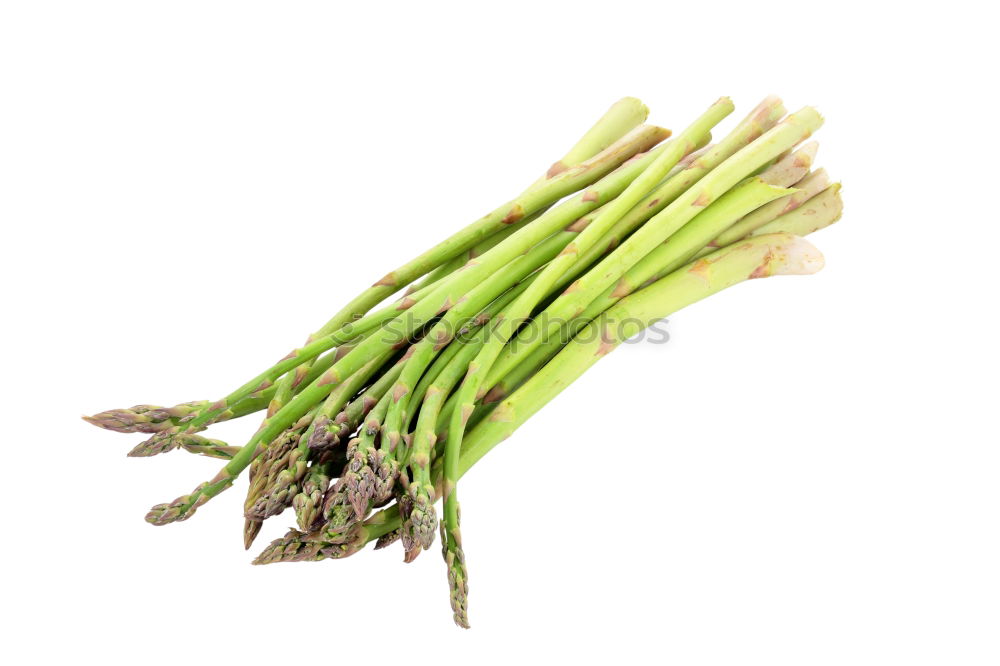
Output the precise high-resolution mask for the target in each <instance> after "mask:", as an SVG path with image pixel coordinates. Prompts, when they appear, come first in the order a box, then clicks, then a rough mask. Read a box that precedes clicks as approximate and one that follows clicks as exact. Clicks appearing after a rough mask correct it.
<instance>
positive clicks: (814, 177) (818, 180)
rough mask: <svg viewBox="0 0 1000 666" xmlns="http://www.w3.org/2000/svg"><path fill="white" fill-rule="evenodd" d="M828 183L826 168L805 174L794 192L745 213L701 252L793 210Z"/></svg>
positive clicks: (719, 245) (706, 252) (748, 233)
mask: <svg viewBox="0 0 1000 666" xmlns="http://www.w3.org/2000/svg"><path fill="white" fill-rule="evenodd" d="M829 184H830V179H829V177H828V176H827V174H826V170H824V169H817V170H816V171H815V172H813V173H811V174H809V175H807V176H806V177H805V178H803V179H802V180H800V181H798V182H796V183H795V190H796V191H795V192H794V193H792V194H790V195H788V196H787V197H783V198H781V199H779V200H777V201H773V202H771V203H769V204H767V205H766V206H761V207H760V208H758V209H757V210H755V211H754V212H752V213H750V214H748V215H746V216H745V217H744V218H743V219H742V220H740V221H739V222H737V223H736V224H734V225H732V226H731V227H729V228H728V229H726V230H725V231H723V232H722V233H721V234H719V237H718V238H715V239H714V240H713V241H712V242H711V243H710V244H709V247H707V248H705V249H704V250H703V251H702V254H708V253H709V252H711V251H712V248H717V247H725V246H726V245H729V244H731V243H735V242H736V241H738V240H740V239H741V238H745V237H746V236H748V235H750V234H751V233H752V232H753V231H755V230H756V229H759V228H760V227H762V226H764V225H765V224H767V223H768V222H770V221H772V220H774V219H776V218H777V217H778V216H780V215H784V214H785V213H790V212H791V211H793V210H795V209H796V208H798V207H799V206H801V205H802V204H804V203H805V202H806V201H808V200H809V199H811V198H813V197H814V196H816V195H817V194H819V193H820V192H822V191H823V190H825V189H826V187H827V186H828V185H829Z"/></svg>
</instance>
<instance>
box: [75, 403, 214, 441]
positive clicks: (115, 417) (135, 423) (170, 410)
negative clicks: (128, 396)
mask: <svg viewBox="0 0 1000 666" xmlns="http://www.w3.org/2000/svg"><path fill="white" fill-rule="evenodd" d="M207 406H208V401H207V400H195V401H192V402H182V403H180V404H179V405H174V406H173V407H160V406H159V405H135V406H134V407H128V408H126V409H109V410H107V411H104V412H98V413H97V414H94V415H93V416H84V417H83V420H84V421H86V422H87V423H90V424H92V425H95V426H97V427H98V428H104V429H105V430H112V431H114V432H143V433H148V434H152V433H155V432H159V431H160V430H165V429H167V428H172V427H174V426H176V425H177V424H179V423H181V422H183V420H184V419H185V418H187V417H188V416H190V415H191V414H193V413H195V412H197V411H199V410H201V409H204V408H205V407H207Z"/></svg>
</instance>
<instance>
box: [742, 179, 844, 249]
mask: <svg viewBox="0 0 1000 666" xmlns="http://www.w3.org/2000/svg"><path fill="white" fill-rule="evenodd" d="M843 210H844V202H843V201H842V200H841V198H840V183H834V184H833V185H830V186H829V187H827V188H826V189H825V190H823V191H822V192H820V193H819V194H817V195H816V196H814V197H813V198H811V199H809V200H808V201H807V202H806V203H805V204H804V205H802V206H801V207H799V208H795V209H793V210H791V211H789V212H787V213H785V214H784V215H782V216H780V217H778V218H776V219H774V220H772V221H771V222H768V223H767V224H765V225H763V226H762V227H759V228H758V229H755V230H754V231H753V232H751V234H750V235H751V236H761V235H765V234H773V233H777V232H786V233H791V234H796V235H799V236H805V235H807V234H811V233H813V232H814V231H819V230H820V229H823V228H825V227H828V226H830V225H831V224H833V223H834V222H836V221H837V220H839V219H840V214H841V213H842V212H843Z"/></svg>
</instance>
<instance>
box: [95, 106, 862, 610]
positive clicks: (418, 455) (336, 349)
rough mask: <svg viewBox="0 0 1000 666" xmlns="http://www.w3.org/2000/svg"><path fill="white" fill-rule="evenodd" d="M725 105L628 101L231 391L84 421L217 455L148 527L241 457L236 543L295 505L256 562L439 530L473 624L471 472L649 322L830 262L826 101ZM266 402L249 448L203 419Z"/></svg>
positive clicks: (206, 495) (836, 192) (834, 212)
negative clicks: (679, 112)
mask: <svg viewBox="0 0 1000 666" xmlns="http://www.w3.org/2000/svg"><path fill="white" fill-rule="evenodd" d="M733 110H734V105H733V103H732V102H731V101H730V100H729V99H728V98H722V99H720V100H718V101H717V102H715V103H713V104H712V105H710V106H709V107H708V109H707V110H706V111H705V113H703V114H702V115H701V116H699V117H698V118H697V119H696V120H695V121H694V122H692V123H691V124H690V125H688V126H687V127H686V128H685V129H684V130H682V131H681V132H679V133H678V134H677V135H676V136H672V135H671V132H670V131H669V130H665V129H663V128H660V127H657V126H655V125H648V124H644V122H645V120H646V116H647V113H648V111H647V109H646V107H645V106H644V105H643V104H642V103H641V102H639V101H638V100H636V99H634V98H625V99H623V100H621V101H619V102H618V103H616V104H615V105H613V106H612V107H611V109H610V110H609V111H608V112H607V113H606V114H605V115H604V116H602V117H601V118H600V119H599V120H598V121H597V122H596V123H595V124H594V126H593V127H591V129H590V130H588V131H587V132H586V133H585V134H584V135H583V137H582V138H581V139H580V140H579V141H578V142H577V143H576V144H575V145H574V146H573V148H571V149H570V150H569V151H568V152H567V153H566V154H565V155H564V156H563V157H562V158H560V159H559V160H557V161H556V162H555V163H554V164H553V165H552V166H551V167H549V169H548V170H547V171H546V172H545V174H544V175H543V176H541V177H540V178H538V179H537V180H535V181H534V182H532V183H531V185H529V186H528V187H527V188H526V189H525V190H524V191H523V192H522V193H521V194H519V195H518V196H516V197H514V198H513V199H511V200H510V201H508V202H506V203H504V204H502V205H501V206H498V207H497V208H495V209H494V210H493V211H491V212H490V213H488V214H487V215H485V216H484V217H482V218H480V219H479V220H477V221H475V222H473V223H472V224H470V225H468V226H467V227H465V228H464V229H462V230H461V231H459V232H458V233H456V234H454V235H452V236H451V237H449V238H447V239H446V240H444V241H442V242H441V243H439V244H438V245H436V246H434V247H433V248H431V249H429V250H428V251H426V252H424V253H423V254H421V255H419V256H418V257H416V258H414V259H413V260H412V261H410V262H407V263H406V264H404V265H402V266H400V267H398V268H396V269H394V270H392V271H390V272H389V273H387V274H386V275H385V276H383V277H382V278H380V279H378V280H377V281H376V282H375V283H374V284H373V285H372V286H371V287H369V288H367V289H365V290H364V291H362V292H361V293H360V294H359V295H358V296H356V297H355V298H354V299H352V300H351V301H350V302H349V303H348V304H347V305H345V306H344V307H343V308H342V309H341V310H340V311H339V312H337V313H336V314H335V315H334V316H333V317H332V318H331V319H330V320H328V321H327V322H326V323H325V324H324V325H323V326H321V327H320V328H319V329H318V330H316V331H315V332H314V333H313V334H312V335H310V336H309V337H308V338H307V340H306V342H305V343H304V344H303V345H302V346H300V347H298V348H296V349H294V350H292V351H291V352H290V353H288V354H286V355H285V356H284V357H282V358H281V359H279V360H278V361H277V362H276V363H275V364H273V365H272V366H271V367H269V368H266V369H264V370H263V371H261V372H258V373H257V374H256V375H254V376H253V377H251V378H250V379H248V380H247V381H245V382H244V383H242V384H241V385H240V386H238V387H236V388H235V389H233V390H231V391H230V392H229V393H228V394H226V395H225V396H224V397H222V398H219V399H217V400H214V401H210V400H201V401H194V402H187V403H182V404H179V405H176V406H174V407H158V406H153V405H137V406H135V407H132V408H129V409H115V410H109V411H105V412H100V413H98V414H95V415H94V416H89V417H84V418H85V419H86V420H87V421H88V422H90V423H92V424H94V425H97V426H99V427H102V428H105V429H108V430H114V431H116V432H127V433H128V432H140V433H144V434H146V435H149V437H148V438H147V439H146V440H145V441H143V442H142V443H140V444H139V445H138V446H136V447H135V448H134V449H133V450H132V452H131V453H130V454H129V455H133V456H141V457H147V456H151V455H156V454H158V453H163V452H166V451H170V450H172V449H176V448H180V449H184V450H187V451H189V452H192V453H199V454H202V455H206V456H210V457H216V458H221V459H224V460H225V461H226V462H225V464H224V466H223V467H222V468H221V469H220V470H219V471H218V472H217V473H216V474H215V476H213V477H212V478H211V479H209V480H208V481H205V482H203V483H201V484H199V485H198V486H196V487H195V489H194V490H193V491H192V492H191V493H189V494H187V495H182V496H180V497H178V498H177V499H175V500H173V501H171V502H168V503H164V504H158V505H156V506H154V507H153V508H152V509H151V510H150V512H149V513H148V514H147V516H146V520H147V521H148V522H150V523H152V524H154V525H165V524H168V523H172V522H179V521H183V520H187V519H188V518H190V517H191V516H192V515H194V513H195V512H196V511H197V509H198V508H199V507H200V506H202V505H204V504H205V503H206V502H208V501H210V499H211V498H212V497H214V496H215V495H217V494H219V493H220V492H223V491H224V490H226V489H228V488H229V487H230V486H231V485H232V484H233V482H234V481H235V480H236V479H237V478H238V476H239V475H240V474H241V473H242V472H244V471H245V470H247V469H249V476H250V484H249V489H248V493H247V498H246V501H245V503H244V545H245V547H247V548H249V547H250V546H251V544H252V543H253V541H254V539H255V538H256V536H257V535H258V533H259V532H260V530H261V526H262V524H263V522H264V521H265V520H267V519H269V518H272V517H274V516H277V515H279V514H281V513H282V512H283V511H284V510H285V509H286V508H288V507H293V509H294V514H295V521H296V528H295V529H292V530H291V531H289V532H288V533H287V534H286V535H285V536H284V537H282V538H280V539H277V540H275V541H273V542H272V543H271V544H270V545H269V546H267V547H266V548H265V549H264V551H263V552H262V553H261V554H260V555H259V556H258V557H257V558H256V559H255V561H254V562H255V563H256V564H268V563H273V562H290V561H304V560H308V561H315V560H321V559H331V558H332V559H339V558H343V557H346V556H348V555H352V554H354V553H355V552H358V551H359V550H361V549H362V548H363V547H364V546H365V545H366V544H367V543H368V542H370V541H375V542H376V546H375V547H376V548H385V547H388V546H390V545H392V544H394V543H396V542H397V541H398V542H400V543H401V545H402V549H403V553H404V555H403V558H404V560H405V561H407V562H409V561H412V560H413V559H414V558H416V557H417V556H419V555H420V554H421V553H422V552H423V551H424V550H426V549H428V548H429V547H430V546H431V545H432V544H433V541H434V539H435V534H436V533H437V532H438V530H439V529H440V539H441V548H442V552H443V555H444V559H445V564H446V570H447V574H448V576H447V577H448V581H449V589H450V595H449V598H450V602H451V607H452V612H453V617H454V620H455V622H456V623H457V624H458V625H460V626H463V627H467V626H468V570H467V565H466V557H465V552H464V549H463V547H462V537H461V524H460V507H459V503H458V494H457V485H458V481H459V479H460V478H461V477H462V475H463V474H464V473H465V472H466V471H467V470H468V469H469V468H470V467H471V466H472V465H473V464H475V463H476V462H478V461H479V460H480V459H481V458H482V457H483V456H484V455H485V454H486V453H487V452H488V451H489V450H490V449H491V448H492V447H493V446H495V445H496V444H498V443H499V442H500V441H502V440H503V439H505V438H506V437H509V436H510V435H511V434H512V433H513V432H514V430H516V429H517V428H518V427H519V426H520V425H521V424H522V423H524V421H525V420H527V419H528V418H529V417H530V416H532V415H533V414H534V413H535V412H537V411H538V410H539V409H540V408H541V407H543V406H544V405H545V404H546V403H547V402H548V401H549V400H551V399H552V398H553V397H555V395H557V394H558V393H559V392H560V391H561V390H562V389H563V388H565V387H566V386H567V385H568V384H569V383H571V382H572V381H575V380H576V379H577V378H578V377H579V376H580V375H581V374H583V372H584V371H585V370H587V368H589V367H590V366H591V365H593V364H594V363H595V362H597V361H598V360H600V359H601V358H603V357H604V356H606V355H607V354H608V353H610V352H611V351H612V350H613V349H614V348H615V347H617V346H618V345H619V344H621V342H622V341H623V340H625V339H627V338H628V337H630V336H632V335H634V334H635V333H637V332H638V331H640V330H641V329H642V328H644V327H645V326H648V325H650V324H651V323H653V322H655V321H657V320H659V319H662V318H663V317H665V316H667V315H669V314H671V313H673V312H675V311H676V310H678V309H680V308H682V307H684V306H685V305H688V304H690V303H693V302H695V301H698V300H701V299H703V298H705V297H707V296H710V295H712V294H714V293H716V292H717V291H720V290H722V289H725V288H727V287H730V286H733V285H735V284H737V283H739V282H742V281H744V280H748V279H753V278H760V277H767V276H770V275H789V274H808V273H812V272H815V271H816V270H818V269H819V268H821V267H822V265H823V259H822V255H820V254H819V253H818V251H817V250H816V249H815V248H814V247H813V246H812V245H810V244H809V243H808V242H806V241H805V240H803V239H802V238H801V236H804V235H806V234H809V233H812V232H814V231H817V230H819V229H821V228H823V227H825V226H828V225H830V224H832V223H833V222H835V221H836V220H837V219H839V217H840V213H841V210H842V203H841V199H840V185H839V184H837V183H831V182H830V179H829V177H828V176H827V174H826V172H825V171H824V170H822V169H816V170H814V169H813V163H814V161H815V157H816V154H817V147H818V146H817V144H816V143H815V142H811V143H803V142H805V141H806V140H807V139H808V138H809V137H810V136H811V135H812V133H813V132H814V131H815V130H816V129H818V128H819V127H820V125H821V124H822V118H821V117H820V115H819V114H818V113H817V112H816V111H815V110H814V109H812V108H811V107H805V108H803V109H801V110H799V111H797V112H795V113H792V114H789V115H786V111H785V108H784V105H783V104H782V102H781V100H780V99H778V98H776V97H773V96H772V97H768V98H766V99H764V100H763V101H762V102H761V103H760V104H759V105H758V106H757V107H755V108H754V109H753V110H751V112H750V113H749V114H748V115H747V116H745V117H744V118H742V119H741V120H740V121H739V122H738V123H736V125H735V126H734V127H733V129H732V130H730V131H729V132H728V133H725V134H724V135H722V138H721V139H720V140H719V141H717V142H716V143H714V144H711V138H712V137H711V133H712V131H714V129H715V128H716V127H717V126H718V125H719V124H720V123H721V122H722V121H723V120H724V119H725V118H726V117H727V116H728V115H729V114H731V113H732V111H733ZM397 292H398V295H397V296H396V300H394V301H390V302H388V303H386V304H384V305H383V304H382V303H383V301H385V300H386V299H388V298H390V297H392V296H393V295H394V294H397ZM257 412H264V418H263V421H262V422H261V424H260V425H259V427H258V428H257V429H256V430H255V432H254V434H253V435H252V436H251V437H250V438H249V440H248V441H247V442H246V443H244V444H243V445H242V446H229V445H228V444H226V443H225V442H221V441H219V440H215V439H209V438H207V437H205V436H203V435H200V434H199V433H200V432H202V431H203V430H205V429H206V428H208V427H209V426H211V425H212V424H214V423H218V422H220V421H226V420H232V419H237V418H242V417H245V416H249V415H251V414H254V413H257ZM439 499H443V507H444V511H443V513H442V514H441V517H440V518H439V517H438V512H437V509H436V506H435V505H436V502H437V501H438V500H439Z"/></svg>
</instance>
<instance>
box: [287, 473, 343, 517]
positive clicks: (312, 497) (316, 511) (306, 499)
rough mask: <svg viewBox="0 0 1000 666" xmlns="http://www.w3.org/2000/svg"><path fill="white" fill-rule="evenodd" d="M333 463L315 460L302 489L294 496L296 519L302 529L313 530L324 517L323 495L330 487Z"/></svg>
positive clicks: (293, 505)
mask: <svg viewBox="0 0 1000 666" xmlns="http://www.w3.org/2000/svg"><path fill="white" fill-rule="evenodd" d="M332 474H333V465H332V463H329V462H325V461H319V460H317V461H315V462H313V464H312V465H310V466H309V470H308V471H307V472H306V477H305V479H303V480H302V490H301V491H299V493H298V494H297V495H295V497H293V498H292V508H293V509H294V510H295V521H296V523H297V524H298V526H299V529H300V530H311V529H313V527H314V526H316V525H317V523H318V522H320V520H321V518H322V510H321V509H322V506H323V496H324V495H326V491H327V490H328V489H329V487H330V482H331V480H332Z"/></svg>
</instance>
